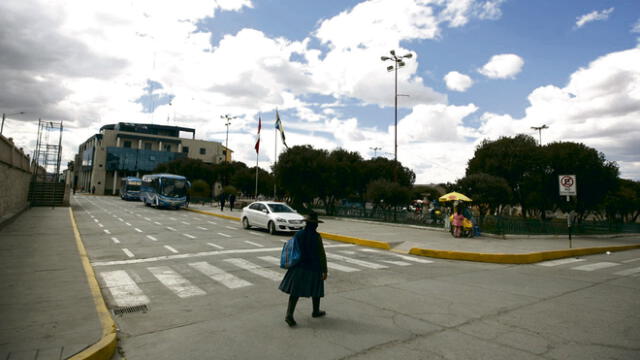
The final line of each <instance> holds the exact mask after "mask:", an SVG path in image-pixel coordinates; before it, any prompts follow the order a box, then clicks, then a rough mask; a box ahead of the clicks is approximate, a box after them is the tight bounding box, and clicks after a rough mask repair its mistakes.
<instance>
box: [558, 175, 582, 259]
mask: <svg viewBox="0 0 640 360" xmlns="http://www.w3.org/2000/svg"><path fill="white" fill-rule="evenodd" d="M558 178H559V183H560V196H562V195H565V196H566V197H567V202H570V201H571V196H575V197H576V201H577V199H578V191H577V189H576V188H577V186H576V176H575V175H560V176H559V177H558ZM574 217H575V214H574V211H573V210H571V211H569V213H568V214H567V227H568V230H569V248H570V249H571V247H572V246H573V242H572V239H571V233H572V230H573V222H574Z"/></svg>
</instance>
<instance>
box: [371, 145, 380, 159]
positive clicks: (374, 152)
mask: <svg viewBox="0 0 640 360" xmlns="http://www.w3.org/2000/svg"><path fill="white" fill-rule="evenodd" d="M369 149H370V150H373V157H374V158H377V157H378V150H382V148H381V147H378V146H376V147H370V148H369Z"/></svg>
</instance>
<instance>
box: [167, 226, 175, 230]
mask: <svg viewBox="0 0 640 360" xmlns="http://www.w3.org/2000/svg"><path fill="white" fill-rule="evenodd" d="M167 230H171V231H176V229H174V228H172V227H171V226H167Z"/></svg>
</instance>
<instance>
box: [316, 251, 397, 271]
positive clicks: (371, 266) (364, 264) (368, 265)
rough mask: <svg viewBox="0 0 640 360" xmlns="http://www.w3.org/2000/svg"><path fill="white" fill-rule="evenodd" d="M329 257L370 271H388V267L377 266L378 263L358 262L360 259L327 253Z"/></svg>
mask: <svg viewBox="0 0 640 360" xmlns="http://www.w3.org/2000/svg"><path fill="white" fill-rule="evenodd" d="M327 257H328V258H332V259H336V260H342V261H344V262H348V263H351V264H355V265H360V266H362V267H366V268H369V269H386V268H388V266H385V265H380V264H376V263H372V262H369V261H364V260H358V259H353V258H350V257H347V256H342V255H338V254H331V253H327Z"/></svg>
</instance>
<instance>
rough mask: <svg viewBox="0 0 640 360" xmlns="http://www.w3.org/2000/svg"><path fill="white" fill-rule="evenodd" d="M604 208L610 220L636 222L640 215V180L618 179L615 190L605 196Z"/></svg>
mask: <svg viewBox="0 0 640 360" xmlns="http://www.w3.org/2000/svg"><path fill="white" fill-rule="evenodd" d="M602 208H603V210H604V211H605V213H606V216H607V218H608V219H609V220H610V221H615V220H616V219H620V220H622V221H623V222H628V223H635V222H636V221H637V220H638V217H639V216H640V182H638V181H633V180H627V179H618V182H617V186H616V188H615V190H612V191H610V192H609V194H607V196H606V197H605V200H604V203H603V206H602Z"/></svg>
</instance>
